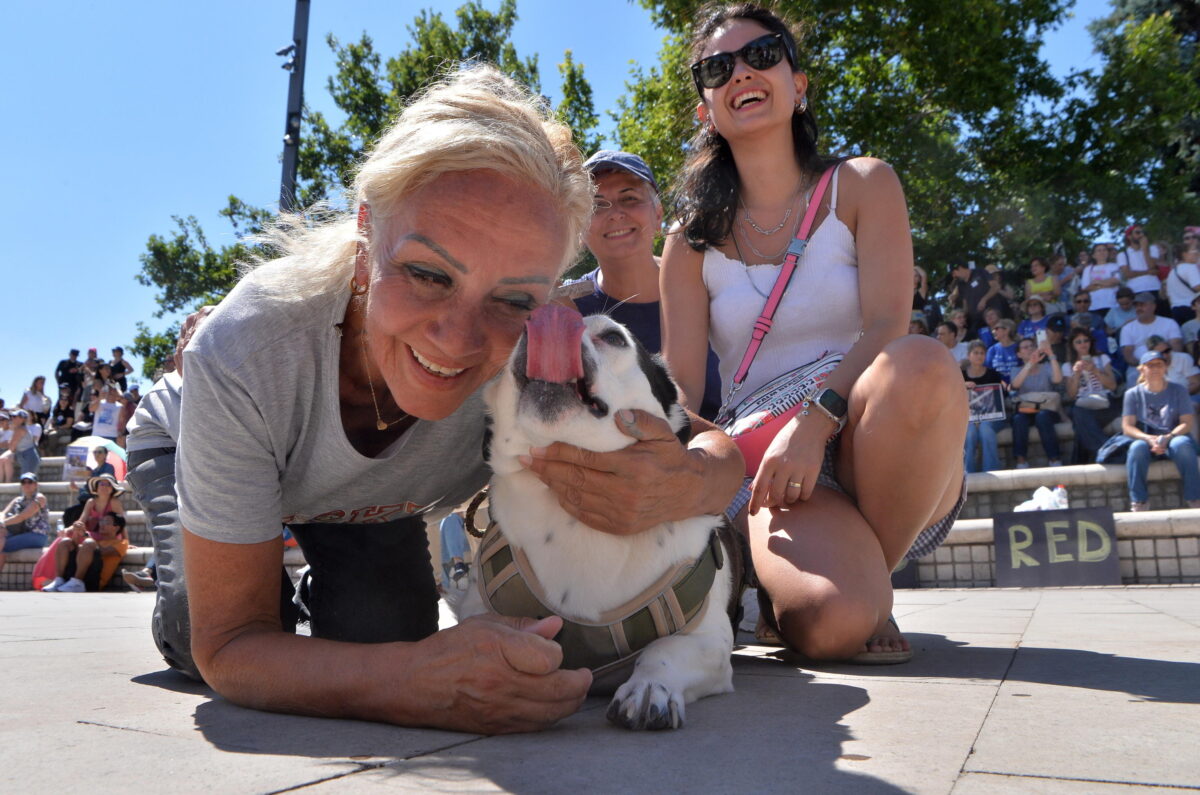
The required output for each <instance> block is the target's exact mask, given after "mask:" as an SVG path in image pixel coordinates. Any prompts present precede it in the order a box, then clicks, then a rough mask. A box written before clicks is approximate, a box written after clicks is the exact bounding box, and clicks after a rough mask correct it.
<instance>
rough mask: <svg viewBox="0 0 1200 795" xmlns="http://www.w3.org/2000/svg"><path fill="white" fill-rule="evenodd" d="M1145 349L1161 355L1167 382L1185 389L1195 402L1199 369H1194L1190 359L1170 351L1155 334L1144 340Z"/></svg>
mask: <svg viewBox="0 0 1200 795" xmlns="http://www.w3.org/2000/svg"><path fill="white" fill-rule="evenodd" d="M1146 349H1147V350H1151V351H1158V352H1159V353H1161V354H1162V356H1163V361H1165V362H1166V363H1167V380H1168V381H1170V382H1171V383H1172V384H1179V385H1180V386H1181V387H1183V388H1184V389H1186V390H1187V391H1188V395H1191V396H1192V400H1193V401H1195V400H1196V399H1197V395H1196V393H1197V392H1198V391H1200V368H1197V367H1196V364H1195V362H1193V361H1192V357H1190V356H1188V355H1187V353H1185V352H1183V351H1172V350H1171V346H1170V345H1169V344H1167V341H1166V340H1164V339H1163V338H1162V337H1160V336H1158V335H1157V334H1154V335H1151V336H1150V338H1149V339H1148V340H1146Z"/></svg>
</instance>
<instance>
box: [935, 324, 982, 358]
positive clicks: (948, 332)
mask: <svg viewBox="0 0 1200 795" xmlns="http://www.w3.org/2000/svg"><path fill="white" fill-rule="evenodd" d="M936 336H937V340H938V342H940V343H942V344H943V345H945V346H946V349H947V350H949V351H950V355H951V356H953V357H954V361H956V362H958V365H959V366H960V367H961V366H962V365H963V364H964V363H966V361H967V350H968V343H965V342H959V334H958V327H957V326H955V325H954V321H952V320H944V321H942V322H941V323H940V324H938V327H937V334H936ZM976 341H977V342H978V340H976ZM980 344H982V343H980ZM983 349H984V351H985V352H986V351H987V346H986V345H984V346H983Z"/></svg>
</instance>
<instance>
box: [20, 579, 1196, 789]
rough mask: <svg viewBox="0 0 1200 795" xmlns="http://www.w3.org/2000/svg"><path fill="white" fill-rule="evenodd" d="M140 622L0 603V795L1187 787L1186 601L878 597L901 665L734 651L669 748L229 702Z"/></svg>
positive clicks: (973, 594) (1012, 593)
mask: <svg viewBox="0 0 1200 795" xmlns="http://www.w3.org/2000/svg"><path fill="white" fill-rule="evenodd" d="M152 603H153V597H152V596H151V595H150V594H121V593H103V594H40V593H29V592H18V593H14V592H6V593H0V671H3V681H4V684H3V686H2V687H0V748H3V749H4V750H3V752H0V760H2V761H0V792H12V793H26V792H31V793H38V792H55V793H62V792H83V791H86V792H89V793H94V792H117V791H130V790H135V791H136V790H137V789H141V788H153V789H154V790H157V791H167V792H171V793H177V792H178V793H187V792H279V791H285V790H290V789H299V788H304V789H305V791H311V792H313V793H314V795H317V794H318V793H320V795H325V793H335V792H353V791H360V790H374V789H378V788H390V789H393V790H398V791H407V790H414V791H415V790H420V791H435V792H442V791H445V792H459V791H470V792H481V791H482V792H490V791H513V792H521V793H542V792H546V793H559V792H570V793H578V792H597V793H612V792H705V793H707V792H740V793H745V792H774V791H788V792H821V793H825V792H847V793H850V792H853V793H876V792H879V793H885V792H886V793H891V792H919V793H949V792H954V793H969V794H971V795H974V793H1009V792H1022V793H1024V792H1044V793H1110V792H1111V793H1126V792H1134V791H1150V790H1152V789H1157V790H1159V791H1162V790H1161V789H1160V788H1164V787H1165V788H1180V787H1182V788H1191V789H1200V753H1197V748H1200V706H1198V705H1200V587H1198V586H1186V585H1183V586H1178V585H1177V586H1157V587H1155V586H1141V587H1136V586H1135V587H1112V588H1085V589H1063V590H994V589H978V590H915V591H900V592H898V593H897V607H896V616H897V618H898V619H899V622H900V626H901V627H902V628H903V629H904V630H905V632H906V633H907V634H908V637H909V639H910V640H911V641H912V642H913V645H914V647H915V648H916V649H917V657H916V659H914V661H913V662H911V663H909V664H908V665H902V666H892V667H878V668H867V667H852V666H846V665H828V666H820V667H814V666H811V665H808V664H803V663H800V664H798V663H797V662H796V661H789V660H786V659H780V655H779V654H778V653H777V652H775V651H773V650H770V649H766V648H763V647H758V646H753V645H747V646H745V647H742V648H740V649H739V650H738V651H737V652H736V657H735V662H734V684H735V687H736V692H735V693H732V694H729V695H723V696H715V697H712V698H709V699H705V700H702V701H700V702H697V703H694V704H692V705H689V707H688V712H687V725H686V727H685V728H684V729H683V730H681V731H678V732H659V733H651V734H635V733H630V732H626V731H623V730H621V729H617V728H615V727H613V726H611V725H609V724H608V723H607V722H606V721H605V720H604V707H605V701H604V700H602V699H592V700H589V702H588V703H587V705H586V706H585V708H584V709H583V710H582V711H581V712H579V713H578V714H576V715H574V716H573V717H571V718H570V719H568V720H566V721H564V722H563V723H561V724H560V725H559V726H557V727H555V728H554V729H553V730H551V731H548V732H544V733H541V734H536V735H524V736H509V737H494V738H488V737H479V736H474V735H462V734H455V733H451V732H441V731H429V730H415V729H400V728H396V727H391V726H384V725H378V724H370V723H363V722H356V721H335V720H323V719H316V718H301V717H293V716H286V715H271V714H266V713H260V712H254V711H251V710H246V709H242V708H240V707H236V706H234V705H232V704H229V703H228V702H226V701H224V700H223V699H221V698H219V697H216V696H214V695H213V694H212V693H211V692H209V691H208V690H207V689H206V688H205V687H204V686H202V685H199V684H196V683H193V682H190V681H188V680H185V679H183V678H181V677H179V676H177V675H175V674H173V673H171V672H169V671H167V670H165V666H164V665H163V664H162V662H161V660H160V659H159V658H158V655H157V653H156V651H155V649H154V647H153V644H152V643H151V641H150V636H149V630H148V626H149V617H150V611H151V607H152ZM741 639H742V640H744V641H747V642H750V641H752V639H751V638H750V637H748V636H745V635H743V636H742V638H741Z"/></svg>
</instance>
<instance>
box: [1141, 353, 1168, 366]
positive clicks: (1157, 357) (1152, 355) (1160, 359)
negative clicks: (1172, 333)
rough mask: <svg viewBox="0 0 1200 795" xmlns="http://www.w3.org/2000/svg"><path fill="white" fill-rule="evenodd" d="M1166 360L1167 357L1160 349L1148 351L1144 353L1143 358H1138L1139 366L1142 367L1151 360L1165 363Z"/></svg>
mask: <svg viewBox="0 0 1200 795" xmlns="http://www.w3.org/2000/svg"><path fill="white" fill-rule="evenodd" d="M1166 361H1167V357H1165V356H1163V355H1162V354H1161V353H1159V352H1158V351H1146V352H1145V353H1143V354H1142V358H1140V359H1138V367H1141V366H1142V365H1143V364H1149V363H1150V362H1163V363H1164V364H1165V363H1166Z"/></svg>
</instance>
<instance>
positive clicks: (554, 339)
mask: <svg viewBox="0 0 1200 795" xmlns="http://www.w3.org/2000/svg"><path fill="white" fill-rule="evenodd" d="M525 332H526V343H525V345H526V364H525V375H526V377H528V378H529V379H530V380H531V381H549V382H550V383H553V384H565V383H569V382H571V381H575V380H577V379H580V378H583V359H582V358H581V357H580V342H581V340H582V339H583V316H582V315H580V314H579V313H578V312H576V311H575V310H574V309H571V308H568V307H565V306H563V305H561V304H545V305H543V306H540V307H538V308H537V309H535V310H534V311H533V314H532V315H530V316H529V320H527V321H525Z"/></svg>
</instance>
